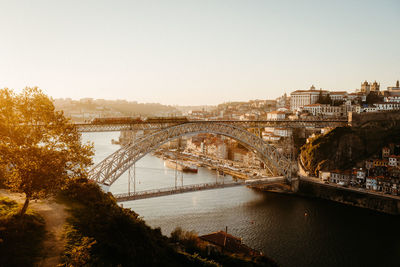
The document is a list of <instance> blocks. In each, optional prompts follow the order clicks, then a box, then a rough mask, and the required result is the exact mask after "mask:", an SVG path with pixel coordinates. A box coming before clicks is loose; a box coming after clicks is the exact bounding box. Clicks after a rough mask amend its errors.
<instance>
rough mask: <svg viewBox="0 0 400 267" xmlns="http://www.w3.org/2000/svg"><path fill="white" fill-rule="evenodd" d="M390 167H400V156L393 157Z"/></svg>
mask: <svg viewBox="0 0 400 267" xmlns="http://www.w3.org/2000/svg"><path fill="white" fill-rule="evenodd" d="M388 165H389V166H392V167H396V166H400V156H395V155H391V156H390V157H389V163H388Z"/></svg>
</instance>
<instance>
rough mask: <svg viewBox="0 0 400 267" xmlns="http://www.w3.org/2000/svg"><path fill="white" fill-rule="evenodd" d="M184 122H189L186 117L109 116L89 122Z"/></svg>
mask: <svg viewBox="0 0 400 267" xmlns="http://www.w3.org/2000/svg"><path fill="white" fill-rule="evenodd" d="M168 122H170V123H184V122H189V119H188V118H187V117H184V116H181V117H147V118H141V117H136V118H134V117H112V118H111V117H110V118H94V119H93V120H92V121H91V122H90V123H91V124H96V125H98V124H131V123H168Z"/></svg>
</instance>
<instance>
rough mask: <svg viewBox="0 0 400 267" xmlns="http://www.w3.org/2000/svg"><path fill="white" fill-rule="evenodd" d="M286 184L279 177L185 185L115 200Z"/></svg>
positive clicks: (116, 197) (153, 190)
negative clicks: (236, 187) (235, 187)
mask: <svg viewBox="0 0 400 267" xmlns="http://www.w3.org/2000/svg"><path fill="white" fill-rule="evenodd" d="M284 182H285V177H283V176H277V177H268V178H261V179H251V180H245V181H237V182H235V181H233V182H228V183H206V184H195V185H184V186H179V187H169V188H161V189H152V190H146V191H139V192H130V193H123V194H115V195H114V198H115V199H116V200H117V202H123V201H132V200H138V199H146V198H153V197H162V196H169V195H175V194H182V193H188V192H195V191H203V190H211V189H218V188H226V187H233V186H252V185H268V184H276V183H284Z"/></svg>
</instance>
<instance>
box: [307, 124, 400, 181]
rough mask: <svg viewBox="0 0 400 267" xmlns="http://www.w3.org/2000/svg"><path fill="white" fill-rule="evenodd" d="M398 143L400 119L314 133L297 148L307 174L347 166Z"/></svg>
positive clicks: (399, 139) (399, 141) (352, 165)
mask: <svg viewBox="0 0 400 267" xmlns="http://www.w3.org/2000/svg"><path fill="white" fill-rule="evenodd" d="M389 143H400V120H391V121H370V122H368V123H365V124H364V125H361V126H358V127H338V128H335V129H333V130H332V131H330V132H328V133H327V134H325V135H320V136H317V137H315V138H313V139H311V140H309V142H308V143H307V144H305V145H304V146H303V147H302V148H301V151H300V159H301V161H302V163H303V165H304V167H305V169H306V170H308V171H309V172H310V174H313V175H317V173H318V171H319V170H333V169H341V170H344V169H347V168H351V167H354V166H356V164H357V163H359V162H361V161H363V160H365V159H368V158H369V157H371V156H373V155H374V154H376V155H377V156H379V155H380V151H381V149H382V147H383V146H385V145H387V144H389Z"/></svg>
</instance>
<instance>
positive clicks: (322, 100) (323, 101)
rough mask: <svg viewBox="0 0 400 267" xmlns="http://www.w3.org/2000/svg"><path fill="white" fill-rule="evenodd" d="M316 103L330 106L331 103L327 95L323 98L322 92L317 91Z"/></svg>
mask: <svg viewBox="0 0 400 267" xmlns="http://www.w3.org/2000/svg"><path fill="white" fill-rule="evenodd" d="M317 103H318V104H331V103H332V99H331V96H330V95H329V94H327V95H325V96H324V95H323V94H322V91H319V96H318V100H317Z"/></svg>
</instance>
